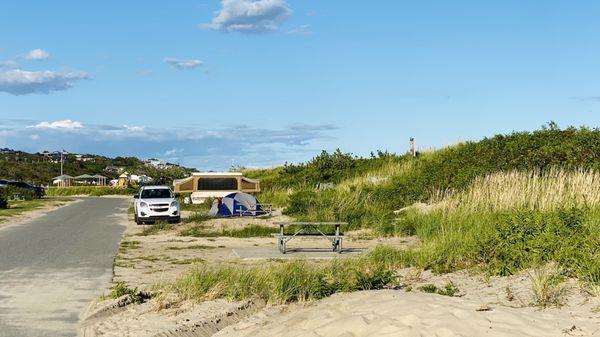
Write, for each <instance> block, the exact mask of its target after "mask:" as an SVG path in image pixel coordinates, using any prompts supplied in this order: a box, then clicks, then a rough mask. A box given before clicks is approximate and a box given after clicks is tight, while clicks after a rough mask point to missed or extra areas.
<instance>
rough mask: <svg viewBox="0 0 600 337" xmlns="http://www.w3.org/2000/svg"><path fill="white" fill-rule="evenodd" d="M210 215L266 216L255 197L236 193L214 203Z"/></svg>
mask: <svg viewBox="0 0 600 337" xmlns="http://www.w3.org/2000/svg"><path fill="white" fill-rule="evenodd" d="M209 213H210V214H211V215H214V216H256V215H262V214H265V211H264V210H263V209H262V208H261V207H260V203H259V202H258V200H256V198H255V197H253V196H251V195H250V194H247V193H242V192H235V193H231V194H228V195H227V196H225V197H223V198H222V199H220V200H218V199H217V200H215V201H213V204H212V208H211V209H210V212H209Z"/></svg>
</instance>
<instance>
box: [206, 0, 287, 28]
mask: <svg viewBox="0 0 600 337" xmlns="http://www.w3.org/2000/svg"><path fill="white" fill-rule="evenodd" d="M221 7H222V8H221V10H220V11H219V12H218V14H217V16H215V17H214V18H213V19H212V21H211V22H210V23H206V24H204V25H203V27H205V28H208V29H214V30H222V31H227V32H232V31H238V32H245V33H264V32H271V31H276V30H277V29H278V27H279V25H280V24H281V23H282V22H283V21H284V20H285V19H287V18H288V17H289V16H290V15H291V13H292V11H291V10H290V8H289V7H288V5H287V3H286V2H285V1H284V0H221Z"/></svg>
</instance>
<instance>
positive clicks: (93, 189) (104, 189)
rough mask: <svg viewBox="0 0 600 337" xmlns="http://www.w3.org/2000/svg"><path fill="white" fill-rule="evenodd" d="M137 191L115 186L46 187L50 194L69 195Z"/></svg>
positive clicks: (97, 194) (126, 193) (117, 193)
mask: <svg viewBox="0 0 600 337" xmlns="http://www.w3.org/2000/svg"><path fill="white" fill-rule="evenodd" d="M136 192H137V189H136V188H131V187H130V188H114V187H108V186H71V187H60V188H58V187H51V188H48V189H46V193H47V195H49V196H68V195H89V196H103V195H131V196H133V195H134V194H135V193H136Z"/></svg>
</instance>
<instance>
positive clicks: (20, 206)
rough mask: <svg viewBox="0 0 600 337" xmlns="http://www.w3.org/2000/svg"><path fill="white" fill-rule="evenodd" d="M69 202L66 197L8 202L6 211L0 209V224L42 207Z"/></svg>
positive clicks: (69, 199)
mask: <svg viewBox="0 0 600 337" xmlns="http://www.w3.org/2000/svg"><path fill="white" fill-rule="evenodd" d="M71 200H72V199H71V198H66V197H50V198H48V197H46V198H42V199H31V200H25V201H10V202H9V208H8V209H0V222H3V221H6V220H8V219H10V218H11V217H15V216H18V215H21V214H23V213H25V212H28V211H33V210H35V209H38V208H42V207H44V206H52V205H60V204H62V203H65V202H68V201H71Z"/></svg>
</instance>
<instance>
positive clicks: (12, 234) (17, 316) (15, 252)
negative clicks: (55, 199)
mask: <svg viewBox="0 0 600 337" xmlns="http://www.w3.org/2000/svg"><path fill="white" fill-rule="evenodd" d="M127 207H128V201H127V200H126V199H117V198H114V199H113V198H84V199H83V200H82V201H80V202H76V203H73V204H70V205H68V206H65V207H62V208H59V209H57V210H54V211H51V212H49V213H48V214H46V215H44V216H42V217H40V218H37V219H33V220H30V221H28V222H25V223H22V224H19V225H15V226H9V227H6V228H3V229H0V337H8V336H10V337H21V336H27V337H36V336H48V337H50V336H76V335H77V324H78V321H79V315H80V313H81V312H82V311H83V310H85V309H86V308H87V306H88V304H89V303H90V301H91V300H93V299H96V298H98V297H99V296H100V295H102V293H103V292H104V291H105V290H106V288H107V287H108V286H109V283H110V281H111V278H112V264H113V259H114V256H115V254H116V253H117V250H118V246H119V241H120V238H121V235H122V233H123V231H124V230H125V227H124V226H123V224H122V219H123V214H126V209H127Z"/></svg>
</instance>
